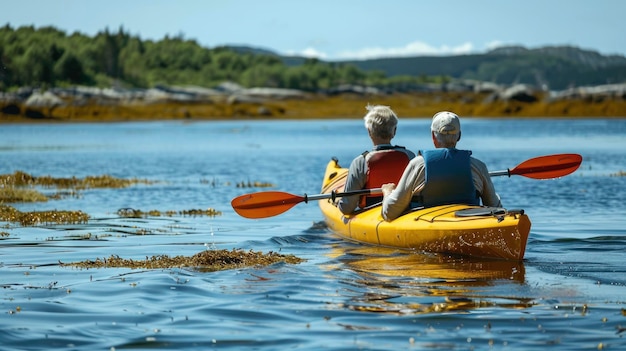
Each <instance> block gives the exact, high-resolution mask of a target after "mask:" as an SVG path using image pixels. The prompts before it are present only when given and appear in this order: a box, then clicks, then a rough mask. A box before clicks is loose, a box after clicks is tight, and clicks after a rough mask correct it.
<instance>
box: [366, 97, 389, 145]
mask: <svg viewBox="0 0 626 351" xmlns="http://www.w3.org/2000/svg"><path fill="white" fill-rule="evenodd" d="M366 109H367V111H368V112H367V114H366V115H365V117H363V120H365V128H367V130H368V131H369V132H370V133H371V134H372V135H373V136H375V137H378V138H381V139H389V140H391V139H392V138H393V137H394V136H395V133H396V127H397V125H398V116H396V114H395V112H393V110H392V109H391V107H389V106H382V105H375V106H372V105H367V107H366Z"/></svg>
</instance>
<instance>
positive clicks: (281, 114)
mask: <svg viewBox="0 0 626 351" xmlns="http://www.w3.org/2000/svg"><path fill="white" fill-rule="evenodd" d="M487 97H488V94H485V93H472V92H463V93H459V92H423V93H410V94H409V93H404V94H400V93H398V94H391V95H356V94H342V95H335V96H326V95H316V94H311V95H308V96H307V97H305V98H300V99H285V100H266V101H264V102H262V103H243V102H242V103H230V102H228V101H206V102H196V103H182V102H159V103H141V104H139V103H135V104H98V103H96V102H92V103H87V104H81V105H77V104H72V103H71V101H70V102H68V104H67V105H65V106H59V107H55V108H52V109H48V108H43V109H41V110H40V111H36V112H37V115H38V116H39V117H38V118H32V117H30V118H29V117H26V116H27V115H30V116H32V113H30V114H27V113H26V108H25V107H24V106H18V110H19V111H20V113H19V114H2V113H0V123H1V122H4V123H24V122H38V121H40V122H120V121H150V120H186V119H194V120H213V119H215V120H223V119H312V118H315V119H320V118H361V117H362V116H363V115H364V113H365V106H366V105H367V104H381V105H388V106H391V108H393V109H394V111H395V112H396V113H397V114H398V115H399V116H400V117H417V118H419V117H425V118H426V117H431V116H432V115H434V114H435V113H436V112H438V111H442V110H449V111H454V112H455V113H457V114H458V115H460V116H462V117H472V116H474V117H626V100H624V99H620V98H613V99H608V98H607V99H604V100H602V101H591V100H589V99H571V100H559V101H549V100H548V99H546V98H545V97H543V96H538V101H537V102H532V103H527V102H519V101H494V102H486V99H487ZM5 104H6V103H5ZM4 107H5V106H4V105H2V103H0V110H2V109H3V108H4ZM7 110H9V109H7ZM13 110H15V109H13ZM31 112H32V110H31Z"/></svg>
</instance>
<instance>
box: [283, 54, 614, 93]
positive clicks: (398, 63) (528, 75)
mask: <svg viewBox="0 0 626 351" xmlns="http://www.w3.org/2000/svg"><path fill="white" fill-rule="evenodd" d="M281 59H282V60H283V62H284V63H285V64H287V65H300V64H302V62H304V60H305V58H302V57H286V56H283V57H281ZM337 63H344V64H352V65H354V66H356V67H358V68H360V69H362V70H364V71H380V72H383V73H384V74H385V75H387V76H389V77H393V76H403V75H409V76H449V77H452V78H456V79H475V80H479V81H487V82H493V83H498V84H503V85H511V84H517V83H523V84H530V85H533V86H537V87H542V88H546V89H551V90H562V89H566V88H569V87H572V86H594V85H602V84H613V83H623V82H626V57H624V56H619V55H609V56H604V55H601V54H600V53H598V52H595V51H590V50H583V49H579V48H576V47H572V46H549V47H542V48H538V49H527V48H524V47H521V46H510V47H501V48H497V49H495V50H492V51H489V52H487V53H485V54H471V55H456V56H416V57H397V58H381V59H372V60H352V61H341V62H337Z"/></svg>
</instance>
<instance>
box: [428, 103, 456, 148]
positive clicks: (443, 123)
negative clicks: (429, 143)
mask: <svg viewBox="0 0 626 351" xmlns="http://www.w3.org/2000/svg"><path fill="white" fill-rule="evenodd" d="M430 130H431V131H432V132H433V134H434V136H435V138H436V139H437V141H438V142H439V144H440V146H441V147H446V148H451V147H456V143H457V141H459V139H461V121H460V120H459V116H457V115H456V114H455V113H452V112H448V111H442V112H437V113H436V114H435V115H434V116H433V121H432V123H431V125H430Z"/></svg>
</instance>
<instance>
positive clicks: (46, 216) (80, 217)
mask: <svg viewBox="0 0 626 351" xmlns="http://www.w3.org/2000/svg"><path fill="white" fill-rule="evenodd" d="M88 220H89V215H87V214H86V213H84V212H82V211H34V212H21V211H19V210H17V209H15V208H14V207H11V206H7V205H0V221H4V222H17V223H20V224H21V225H23V226H25V227H26V226H35V225H39V224H85V223H87V221H88Z"/></svg>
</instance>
